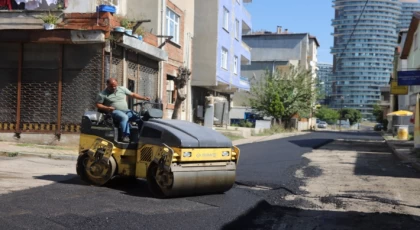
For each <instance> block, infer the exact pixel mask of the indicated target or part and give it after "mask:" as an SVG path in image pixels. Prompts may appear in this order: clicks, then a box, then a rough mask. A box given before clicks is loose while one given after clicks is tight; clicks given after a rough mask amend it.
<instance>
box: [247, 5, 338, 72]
mask: <svg viewBox="0 0 420 230" xmlns="http://www.w3.org/2000/svg"><path fill="white" fill-rule="evenodd" d="M332 5H333V3H332V1H331V0H253V1H252V3H248V4H246V8H247V9H248V11H249V12H250V14H251V15H252V30H253V31H258V30H267V31H272V32H275V31H276V30H277V26H281V27H282V28H283V30H284V29H288V30H289V32H291V33H310V34H311V35H313V36H316V38H317V39H318V42H319V43H320V47H319V48H318V63H329V64H332V55H331V54H330V51H331V47H332V46H333V41H334V39H333V36H332V35H331V33H333V27H332V26H331V20H332V19H333V18H334V9H333V8H332Z"/></svg>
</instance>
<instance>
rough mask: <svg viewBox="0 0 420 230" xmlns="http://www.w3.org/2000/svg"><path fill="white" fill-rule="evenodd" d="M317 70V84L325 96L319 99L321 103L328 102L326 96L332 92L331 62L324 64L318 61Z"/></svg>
mask: <svg viewBox="0 0 420 230" xmlns="http://www.w3.org/2000/svg"><path fill="white" fill-rule="evenodd" d="M317 67H318V71H317V77H318V84H319V87H320V88H321V91H322V93H323V94H324V96H325V99H324V100H322V101H321V103H322V104H328V98H329V96H330V95H331V94H332V90H331V80H332V69H333V66H332V64H324V63H318V64H317Z"/></svg>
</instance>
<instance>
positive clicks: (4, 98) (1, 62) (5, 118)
mask: <svg viewBox="0 0 420 230" xmlns="http://www.w3.org/2000/svg"><path fill="white" fill-rule="evenodd" d="M0 50H1V52H2V55H0V79H1V84H0V95H1V96H0V104H1V106H0V132H14V130H15V129H16V108H17V92H18V91H17V90H18V84H17V83H18V82H17V75H18V67H19V55H18V54H19V50H20V44H6V43H0Z"/></svg>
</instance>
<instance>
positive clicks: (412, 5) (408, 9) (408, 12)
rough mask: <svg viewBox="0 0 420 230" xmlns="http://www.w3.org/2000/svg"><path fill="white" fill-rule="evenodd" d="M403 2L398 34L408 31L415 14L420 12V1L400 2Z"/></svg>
mask: <svg viewBox="0 0 420 230" xmlns="http://www.w3.org/2000/svg"><path fill="white" fill-rule="evenodd" d="M400 2H401V15H400V18H399V19H398V21H399V22H398V26H397V32H399V31H401V30H403V29H408V27H409V26H410V22H411V18H412V17H413V12H419V11H420V1H419V0H400Z"/></svg>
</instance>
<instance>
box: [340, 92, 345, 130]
mask: <svg viewBox="0 0 420 230" xmlns="http://www.w3.org/2000/svg"><path fill="white" fill-rule="evenodd" d="M343 103H344V97H343V96H341V109H340V131H341V120H342V119H343Z"/></svg>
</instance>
